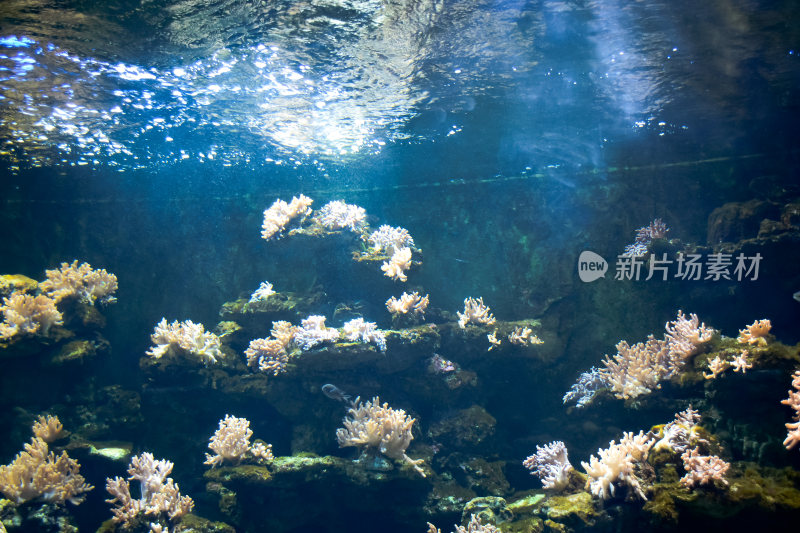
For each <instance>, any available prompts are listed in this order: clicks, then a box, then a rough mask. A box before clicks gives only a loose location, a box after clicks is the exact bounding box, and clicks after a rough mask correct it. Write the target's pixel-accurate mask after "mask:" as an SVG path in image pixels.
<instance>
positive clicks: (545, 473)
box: [522, 440, 572, 490]
mask: <svg viewBox="0 0 800 533" xmlns="http://www.w3.org/2000/svg"><path fill="white" fill-rule="evenodd" d="M522 465H523V466H524V467H525V468H527V469H528V470H530V471H531V474H534V475H536V476H537V477H538V478H539V479H540V480H541V481H542V487H544V488H546V489H554V490H563V489H564V488H565V487H566V486H567V484H568V483H569V472H570V470H572V464H571V463H570V462H569V457H567V447H566V446H565V445H564V443H563V442H562V441H560V440H559V441H554V442H551V443H549V444H545V445H544V446H536V453H535V454H534V455H531V456H529V457H528V458H527V459H525V460H524V461H523V462H522Z"/></svg>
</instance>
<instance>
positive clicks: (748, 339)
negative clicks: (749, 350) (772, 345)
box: [736, 319, 772, 346]
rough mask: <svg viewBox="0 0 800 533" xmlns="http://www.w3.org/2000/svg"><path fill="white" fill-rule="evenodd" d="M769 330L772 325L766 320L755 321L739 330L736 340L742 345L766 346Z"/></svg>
mask: <svg viewBox="0 0 800 533" xmlns="http://www.w3.org/2000/svg"><path fill="white" fill-rule="evenodd" d="M771 329H772V323H771V322H770V321H769V320H768V319H764V320H756V321H755V322H753V323H752V324H750V325H749V326H747V327H746V328H744V329H742V330H740V331H739V337H737V338H736V340H737V341H739V342H740V343H742V344H755V345H758V346H766V344H767V338H766V337H767V334H768V333H769V330H771Z"/></svg>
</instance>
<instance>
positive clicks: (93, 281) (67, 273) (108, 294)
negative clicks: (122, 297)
mask: <svg viewBox="0 0 800 533" xmlns="http://www.w3.org/2000/svg"><path fill="white" fill-rule="evenodd" d="M45 274H46V275H47V279H46V280H45V281H43V282H41V283H40V284H39V288H40V289H42V291H43V292H44V293H45V294H47V295H48V296H50V297H51V298H53V299H54V300H55V301H57V302H58V301H60V300H62V299H63V298H66V297H68V296H77V297H78V298H79V299H80V300H81V301H82V302H85V303H87V304H94V303H95V302H100V303H101V304H107V303H111V302H113V301H115V300H116V298H114V293H115V292H116V291H117V288H118V285H117V276H115V275H114V274H109V273H108V272H106V270H105V269H99V270H94V269H92V267H91V265H90V264H89V263H81V264H80V266H78V260H77V259H76V260H75V261H73V262H72V263H61V268H60V269H57V270H46V271H45Z"/></svg>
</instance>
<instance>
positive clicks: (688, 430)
mask: <svg viewBox="0 0 800 533" xmlns="http://www.w3.org/2000/svg"><path fill="white" fill-rule="evenodd" d="M699 421H700V413H698V412H697V411H696V410H694V409H692V406H691V405H690V406H689V407H687V408H686V409H685V410H683V411H681V412H679V413H676V414H675V420H673V421H672V422H669V423H668V424H665V425H664V427H663V428H661V432H660V433H659V436H660V437H661V439H660V440H658V441H657V442H656V443H655V444H654V445H653V449H655V450H660V449H669V450H672V451H674V452H677V453H683V452H685V451H686V450H687V449H689V447H692V446H696V445H697V444H704V445H707V444H708V441H707V440H705V439H704V438H702V437H701V436H700V434H699V429H700V426H698V425H697V423H698V422H699Z"/></svg>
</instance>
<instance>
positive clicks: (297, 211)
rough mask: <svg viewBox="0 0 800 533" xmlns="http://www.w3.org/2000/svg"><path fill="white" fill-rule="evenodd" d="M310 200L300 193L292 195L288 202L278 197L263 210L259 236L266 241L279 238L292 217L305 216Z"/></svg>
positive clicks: (309, 206)
mask: <svg viewBox="0 0 800 533" xmlns="http://www.w3.org/2000/svg"><path fill="white" fill-rule="evenodd" d="M312 202H313V200H312V199H311V198H309V197H307V196H304V195H302V194H301V195H300V196H295V197H293V198H292V201H291V202H289V203H286V202H285V201H283V200H280V199H278V200H275V202H274V203H273V204H272V205H271V206H270V207H268V208H267V209H266V210H265V211H264V222H263V223H262V224H261V238H262V239H266V240H268V241H269V240H271V239H277V238H280V237H281V236H282V235H283V232H284V230H285V229H286V227H287V226H288V225H289V223H290V222H291V221H292V220H293V219H295V218H297V217H302V218H305V217H306V216H308V215H309V214H310V213H311V203H312ZM301 222H302V219H301Z"/></svg>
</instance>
